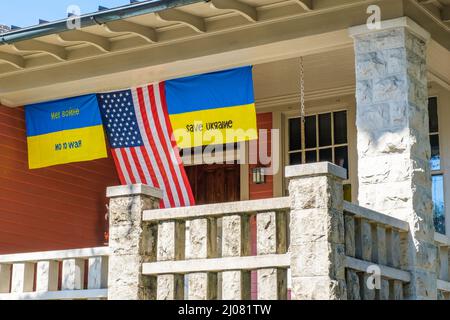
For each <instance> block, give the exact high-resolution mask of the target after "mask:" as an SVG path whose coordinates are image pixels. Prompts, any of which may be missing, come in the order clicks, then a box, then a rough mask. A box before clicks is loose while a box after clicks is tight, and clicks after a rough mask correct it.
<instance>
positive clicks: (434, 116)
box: [428, 98, 439, 133]
mask: <svg viewBox="0 0 450 320" xmlns="http://www.w3.org/2000/svg"><path fill="white" fill-rule="evenodd" d="M428 116H429V119H430V133H433V132H439V124H438V112H437V98H430V99H428Z"/></svg>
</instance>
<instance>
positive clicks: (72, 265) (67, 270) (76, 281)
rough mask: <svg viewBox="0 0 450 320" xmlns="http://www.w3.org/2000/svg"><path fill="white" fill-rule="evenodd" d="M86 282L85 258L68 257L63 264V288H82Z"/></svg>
mask: <svg viewBox="0 0 450 320" xmlns="http://www.w3.org/2000/svg"><path fill="white" fill-rule="evenodd" d="M83 284H84V259H67V260H64V261H63V266H62V284H61V288H62V290H82V289H84V288H83Z"/></svg>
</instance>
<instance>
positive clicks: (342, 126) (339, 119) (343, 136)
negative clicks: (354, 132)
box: [333, 111, 347, 144]
mask: <svg viewBox="0 0 450 320" xmlns="http://www.w3.org/2000/svg"><path fill="white" fill-rule="evenodd" d="M333 117H334V144H344V143H347V111H341V112H336V113H334V115H333Z"/></svg>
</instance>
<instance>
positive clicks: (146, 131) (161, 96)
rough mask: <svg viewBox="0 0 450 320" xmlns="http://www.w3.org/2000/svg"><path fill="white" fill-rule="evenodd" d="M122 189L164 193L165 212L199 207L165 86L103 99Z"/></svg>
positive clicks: (104, 94) (100, 102)
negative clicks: (148, 188) (152, 189)
mask: <svg viewBox="0 0 450 320" xmlns="http://www.w3.org/2000/svg"><path fill="white" fill-rule="evenodd" d="M98 101H99V106H100V110H101V113H102V117H103V123H104V125H105V127H106V131H107V135H108V139H109V142H110V145H111V148H112V154H113V157H114V161H115V164H116V168H117V171H118V174H119V177H120V180H121V183H122V184H124V185H125V184H137V183H143V184H147V185H149V186H152V187H155V188H159V189H161V190H163V193H164V198H163V199H162V200H161V208H173V207H184V206H192V205H194V204H195V203H194V197H193V194H192V190H191V187H190V184H189V181H188V179H187V175H186V172H185V170H184V167H183V164H182V161H181V159H180V154H179V150H178V147H177V145H176V142H175V141H174V140H173V130H172V125H171V123H170V120H169V114H168V111H167V110H168V109H167V103H166V95H165V85H164V82H161V83H157V84H151V85H148V86H144V87H139V88H134V89H129V90H122V91H116V92H109V93H102V94H99V95H98Z"/></svg>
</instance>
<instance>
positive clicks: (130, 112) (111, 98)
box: [98, 90, 142, 148]
mask: <svg viewBox="0 0 450 320" xmlns="http://www.w3.org/2000/svg"><path fill="white" fill-rule="evenodd" d="M98 100H99V105H100V109H101V111H102V115H103V118H104V121H103V123H104V124H105V125H106V131H107V134H108V138H109V141H110V142H111V146H112V147H113V148H130V147H140V146H142V137H141V134H140V132H139V126H138V124H137V118H136V114H135V111H134V108H133V97H132V95H131V91H130V90H125V91H121V92H115V93H111V94H108V93H106V94H101V95H99V96H98Z"/></svg>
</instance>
